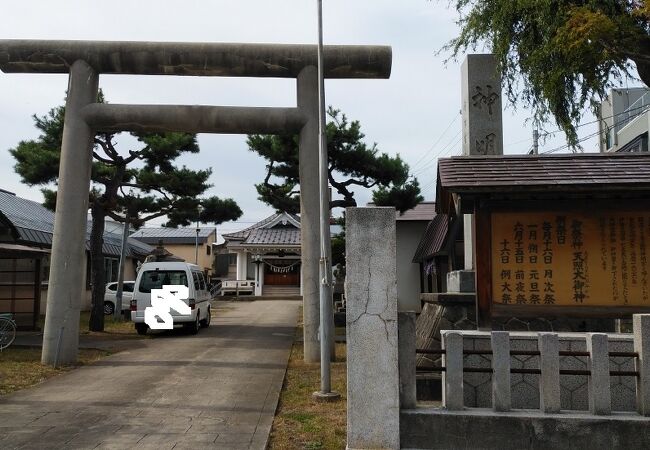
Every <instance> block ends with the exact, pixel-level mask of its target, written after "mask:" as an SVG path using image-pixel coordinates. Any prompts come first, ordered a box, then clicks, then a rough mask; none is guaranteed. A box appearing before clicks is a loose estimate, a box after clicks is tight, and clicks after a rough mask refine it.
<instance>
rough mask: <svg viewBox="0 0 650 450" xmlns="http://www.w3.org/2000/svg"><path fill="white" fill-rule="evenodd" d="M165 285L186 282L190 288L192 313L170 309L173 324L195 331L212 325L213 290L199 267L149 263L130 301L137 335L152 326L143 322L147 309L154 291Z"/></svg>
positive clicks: (141, 269) (181, 264) (182, 263)
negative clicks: (181, 312)
mask: <svg viewBox="0 0 650 450" xmlns="http://www.w3.org/2000/svg"><path fill="white" fill-rule="evenodd" d="M165 285H184V286H187V287H188V289H189V298H188V299H187V300H185V303H186V304H187V305H188V306H189V307H190V309H191V314H190V315H189V316H185V315H181V314H178V312H176V311H175V310H173V309H172V310H171V311H170V314H171V316H172V318H173V320H174V325H176V324H180V325H182V326H184V327H186V328H188V329H189V330H190V331H191V332H192V333H193V334H196V333H198V331H199V328H200V327H202V326H203V327H208V326H209V325H210V291H209V290H208V285H207V282H206V279H205V276H204V275H203V272H201V269H199V266H197V265H194V264H188V263H185V262H149V263H144V264H143V265H142V267H140V271H139V272H138V276H137V278H136V280H135V288H134V289H133V299H132V300H131V320H132V321H133V322H134V323H135V329H136V331H137V332H138V334H146V333H147V330H148V329H149V326H148V325H147V324H146V323H145V321H144V310H145V309H146V308H147V307H149V306H151V290H152V289H162V287H163V286H165Z"/></svg>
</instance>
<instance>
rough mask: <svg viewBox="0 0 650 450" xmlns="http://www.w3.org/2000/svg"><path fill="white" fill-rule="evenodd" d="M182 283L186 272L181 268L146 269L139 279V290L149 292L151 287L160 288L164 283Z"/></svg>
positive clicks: (186, 284)
mask: <svg viewBox="0 0 650 450" xmlns="http://www.w3.org/2000/svg"><path fill="white" fill-rule="evenodd" d="M181 284H182V285H184V286H189V285H188V283H187V274H186V273H185V272H184V271H182V270H147V271H146V272H145V273H143V274H142V278H141V280H140V288H139V289H140V292H145V293H150V292H151V290H152V289H162V287H163V286H164V285H181Z"/></svg>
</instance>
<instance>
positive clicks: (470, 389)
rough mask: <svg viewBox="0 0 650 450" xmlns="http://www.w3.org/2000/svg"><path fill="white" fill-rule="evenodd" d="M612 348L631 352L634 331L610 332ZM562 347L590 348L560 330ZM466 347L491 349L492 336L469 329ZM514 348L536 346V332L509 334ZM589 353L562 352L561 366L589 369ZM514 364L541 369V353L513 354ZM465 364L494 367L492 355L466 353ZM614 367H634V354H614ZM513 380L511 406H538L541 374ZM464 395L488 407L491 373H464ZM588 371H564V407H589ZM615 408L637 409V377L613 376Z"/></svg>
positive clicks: (467, 402)
mask: <svg viewBox="0 0 650 450" xmlns="http://www.w3.org/2000/svg"><path fill="white" fill-rule="evenodd" d="M608 337H609V350H610V351H611V352H632V351H634V343H633V338H632V335H631V334H630V335H621V334H610V335H608ZM559 341H560V351H580V352H584V351H587V346H586V341H585V337H584V335H583V336H580V335H576V334H570V333H559ZM463 344H464V348H465V350H489V349H490V348H491V346H490V337H489V334H487V333H481V332H468V333H467V334H465V336H464V339H463ZM510 348H511V350H537V333H517V334H516V335H511V336H510ZM587 359H588V358H587V357H586V356H560V370H565V369H579V370H587ZM510 364H511V367H512V368H517V369H538V368H539V367H540V364H539V356H518V355H513V356H511V357H510ZM464 367H483V368H489V367H492V356H491V355H465V356H464ZM610 368H611V370H617V371H620V370H624V371H633V370H634V358H632V357H611V358H610ZM510 377H511V383H512V407H513V408H516V409H538V408H539V375H529V374H516V373H513V374H511V375H510ZM463 380H464V396H465V406H466V407H479V408H489V407H491V406H492V382H491V381H492V375H491V374H489V373H465V375H464V377H463ZM587 381H588V377H587V376H586V375H561V376H560V400H561V406H560V407H561V409H563V410H576V411H586V410H588V409H589V402H588V397H587ZM610 384H611V392H612V410H613V411H634V410H635V409H636V388H635V378H634V377H621V376H612V377H611V380H610Z"/></svg>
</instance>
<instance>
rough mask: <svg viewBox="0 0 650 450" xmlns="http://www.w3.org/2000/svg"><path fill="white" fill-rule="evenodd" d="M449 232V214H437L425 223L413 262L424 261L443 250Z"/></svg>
mask: <svg viewBox="0 0 650 450" xmlns="http://www.w3.org/2000/svg"><path fill="white" fill-rule="evenodd" d="M448 233H449V216H447V215H446V214H438V215H437V216H435V217H434V218H433V220H432V221H431V222H429V224H428V225H427V228H426V230H424V234H423V235H422V238H421V239H420V243H419V244H418V248H417V250H415V255H414V256H413V262H414V263H418V262H422V261H425V260H427V259H429V258H431V257H433V256H435V255H437V254H438V253H440V251H441V250H443V248H444V246H445V243H446V241H447V234H448Z"/></svg>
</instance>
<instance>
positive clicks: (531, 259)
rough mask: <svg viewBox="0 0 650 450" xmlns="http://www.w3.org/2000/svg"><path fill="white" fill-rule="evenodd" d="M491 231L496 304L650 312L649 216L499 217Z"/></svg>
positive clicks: (567, 214) (519, 214) (568, 214)
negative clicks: (638, 308)
mask: <svg viewBox="0 0 650 450" xmlns="http://www.w3.org/2000/svg"><path fill="white" fill-rule="evenodd" d="M491 225H492V243H491V259H492V302H493V304H495V305H500V307H504V308H505V307H506V306H507V305H517V306H526V305H530V306H533V305H534V306H547V307H549V306H574V307H575V306H585V307H589V306H617V307H625V306H631V307H634V306H644V307H650V286H649V281H648V278H649V275H648V255H649V254H650V213H649V212H646V211H643V212H617V211H614V212H612V211H600V212H599V211H596V210H595V211H594V212H577V213H573V212H530V213H528V212H504V213H500V212H492V215H491ZM478 238H479V239H480V236H478Z"/></svg>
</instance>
